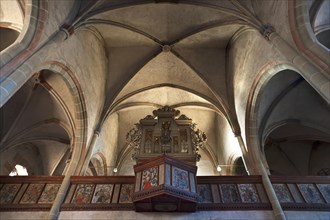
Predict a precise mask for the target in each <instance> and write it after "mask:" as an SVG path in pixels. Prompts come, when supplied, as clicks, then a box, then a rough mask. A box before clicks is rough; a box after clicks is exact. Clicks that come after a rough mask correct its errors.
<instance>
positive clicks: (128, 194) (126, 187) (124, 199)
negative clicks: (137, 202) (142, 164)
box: [119, 184, 133, 203]
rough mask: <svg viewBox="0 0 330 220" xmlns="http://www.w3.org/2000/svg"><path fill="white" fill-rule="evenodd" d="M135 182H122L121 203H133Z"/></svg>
mask: <svg viewBox="0 0 330 220" xmlns="http://www.w3.org/2000/svg"><path fill="white" fill-rule="evenodd" d="M132 196H133V184H122V185H121V190H120V197H119V203H132Z"/></svg>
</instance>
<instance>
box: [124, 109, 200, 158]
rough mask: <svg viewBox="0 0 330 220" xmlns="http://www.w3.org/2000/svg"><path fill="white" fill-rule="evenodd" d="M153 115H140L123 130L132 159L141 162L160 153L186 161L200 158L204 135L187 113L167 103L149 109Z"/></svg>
mask: <svg viewBox="0 0 330 220" xmlns="http://www.w3.org/2000/svg"><path fill="white" fill-rule="evenodd" d="M153 115H154V116H151V115H147V116H146V117H145V118H143V119H141V120H140V123H138V124H135V128H133V129H131V130H130V131H129V132H128V134H127V143H128V144H129V145H130V146H131V147H133V148H134V153H133V155H132V158H133V159H134V160H136V161H137V162H139V161H140V162H142V161H145V160H147V159H150V158H153V157H155V156H158V155H159V154H160V153H165V154H170V155H171V156H174V157H176V156H178V157H180V159H182V160H186V161H187V162H190V163H196V161H199V160H200V157H201V156H200V155H199V153H198V151H199V148H201V147H203V146H204V143H205V141H206V135H205V133H204V132H202V131H200V130H199V129H197V126H196V124H194V123H192V120H191V119H190V118H189V117H187V116H186V115H180V111H178V110H175V109H173V108H171V107H169V106H164V107H163V108H160V109H158V110H155V111H153ZM179 115H180V116H179ZM141 158H143V159H141Z"/></svg>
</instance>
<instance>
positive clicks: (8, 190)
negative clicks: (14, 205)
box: [0, 184, 21, 204]
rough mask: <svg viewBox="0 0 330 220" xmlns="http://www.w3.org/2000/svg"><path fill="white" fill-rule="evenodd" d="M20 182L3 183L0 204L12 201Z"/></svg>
mask: <svg viewBox="0 0 330 220" xmlns="http://www.w3.org/2000/svg"><path fill="white" fill-rule="evenodd" d="M20 186H21V184H5V185H4V186H3V187H2V189H1V191H0V204H9V203H11V202H12V201H13V199H14V197H15V195H16V193H17V192H18V190H19V188H20Z"/></svg>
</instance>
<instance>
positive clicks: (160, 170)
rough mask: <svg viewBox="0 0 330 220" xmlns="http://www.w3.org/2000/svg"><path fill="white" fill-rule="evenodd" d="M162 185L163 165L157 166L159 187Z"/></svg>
mask: <svg viewBox="0 0 330 220" xmlns="http://www.w3.org/2000/svg"><path fill="white" fill-rule="evenodd" d="M162 184H164V164H161V165H160V166H159V185H162Z"/></svg>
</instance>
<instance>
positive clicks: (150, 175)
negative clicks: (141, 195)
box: [142, 167, 158, 189]
mask: <svg viewBox="0 0 330 220" xmlns="http://www.w3.org/2000/svg"><path fill="white" fill-rule="evenodd" d="M157 184H158V167H152V168H149V169H146V170H143V172H142V189H149V188H150V187H153V186H157Z"/></svg>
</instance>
